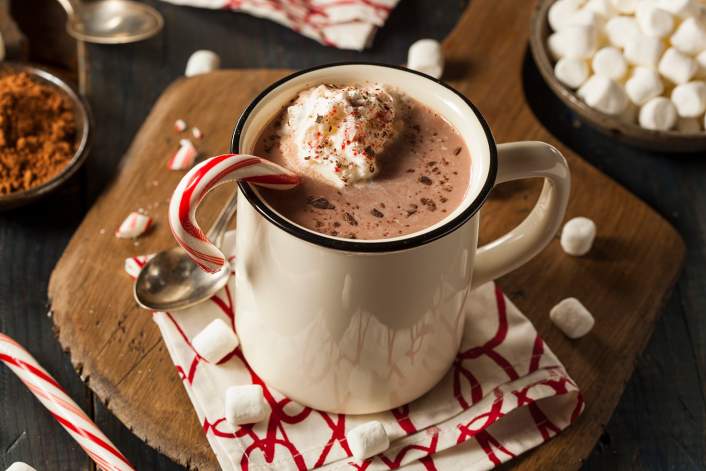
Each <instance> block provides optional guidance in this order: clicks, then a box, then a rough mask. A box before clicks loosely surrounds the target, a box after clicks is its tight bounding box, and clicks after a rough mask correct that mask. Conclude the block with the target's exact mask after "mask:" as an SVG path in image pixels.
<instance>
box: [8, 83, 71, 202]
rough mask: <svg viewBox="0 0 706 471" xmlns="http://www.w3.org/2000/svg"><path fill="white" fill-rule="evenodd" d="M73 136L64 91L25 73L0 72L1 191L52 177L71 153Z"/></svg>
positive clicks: (38, 183)
mask: <svg viewBox="0 0 706 471" xmlns="http://www.w3.org/2000/svg"><path fill="white" fill-rule="evenodd" d="M75 136H76V117H75V114H74V111H73V109H72V106H71V102H70V101H69V99H68V97H67V96H66V94H65V93H63V92H62V91H61V90H59V89H57V88H56V87H54V86H52V85H49V84H44V83H40V82H38V81H35V80H33V79H32V78H31V77H30V75H29V74H27V73H25V72H20V73H10V74H6V75H2V76H0V195H6V194H9V193H13V192H16V191H23V190H29V189H30V188H33V187H35V186H37V185H41V184H42V183H45V182H47V181H48V180H50V179H51V178H52V177H54V176H55V175H56V174H57V173H59V172H60V171H61V170H62V169H63V168H64V167H65V166H66V165H67V164H68V163H69V161H70V160H71V158H72V157H73V155H74V153H75V151H76V142H75Z"/></svg>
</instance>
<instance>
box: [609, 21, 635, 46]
mask: <svg viewBox="0 0 706 471" xmlns="http://www.w3.org/2000/svg"><path fill="white" fill-rule="evenodd" d="M605 33H606V36H608V41H609V42H610V44H612V45H613V46H615V47H617V48H624V47H625V46H626V45H627V44H628V41H629V40H630V39H631V38H632V37H633V36H636V35H638V34H640V26H639V25H638V24H637V20H635V18H632V17H628V16H616V17H614V18H611V19H610V20H608V22H607V23H606V25H605Z"/></svg>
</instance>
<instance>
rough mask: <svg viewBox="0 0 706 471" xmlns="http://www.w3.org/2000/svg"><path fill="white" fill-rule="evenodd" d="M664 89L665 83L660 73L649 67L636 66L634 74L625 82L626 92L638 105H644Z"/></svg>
mask: <svg viewBox="0 0 706 471" xmlns="http://www.w3.org/2000/svg"><path fill="white" fill-rule="evenodd" d="M663 91H664V85H662V80H660V78H659V74H658V73H657V72H656V71H654V70H652V69H648V68H647V67H635V70H634V71H633V73H632V76H631V77H630V78H629V79H628V81H627V82H625V92H626V93H627V95H628V97H629V98H630V101H632V102H633V103H635V104H636V105H638V106H642V105H644V104H645V103H647V101H648V100H650V99H651V98H654V97H656V96H659V95H661V94H662V92H663Z"/></svg>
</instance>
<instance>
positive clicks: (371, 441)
mask: <svg viewBox="0 0 706 471" xmlns="http://www.w3.org/2000/svg"><path fill="white" fill-rule="evenodd" d="M346 441H347V442H348V447H349V448H350V449H351V453H352V454H353V457H354V458H355V459H357V460H359V461H363V460H366V459H368V458H370V457H371V456H375V455H377V454H379V453H382V452H383V451H385V450H387V449H388V448H390V438H389V437H388V436H387V432H386V431H385V427H383V426H382V424H381V423H380V422H378V421H377V420H371V421H370V422H365V423H364V424H361V425H358V426H357V427H354V428H353V429H351V430H349V431H348V433H346Z"/></svg>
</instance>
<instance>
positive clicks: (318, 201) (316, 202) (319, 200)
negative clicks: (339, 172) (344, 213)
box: [306, 196, 336, 209]
mask: <svg viewBox="0 0 706 471" xmlns="http://www.w3.org/2000/svg"><path fill="white" fill-rule="evenodd" d="M306 203H307V204H309V205H311V206H313V207H315V208H317V209H336V207H335V206H334V205H332V204H331V203H330V202H329V200H327V199H326V198H324V197H321V196H319V197H316V196H310V197H308V198H307V199H306Z"/></svg>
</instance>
